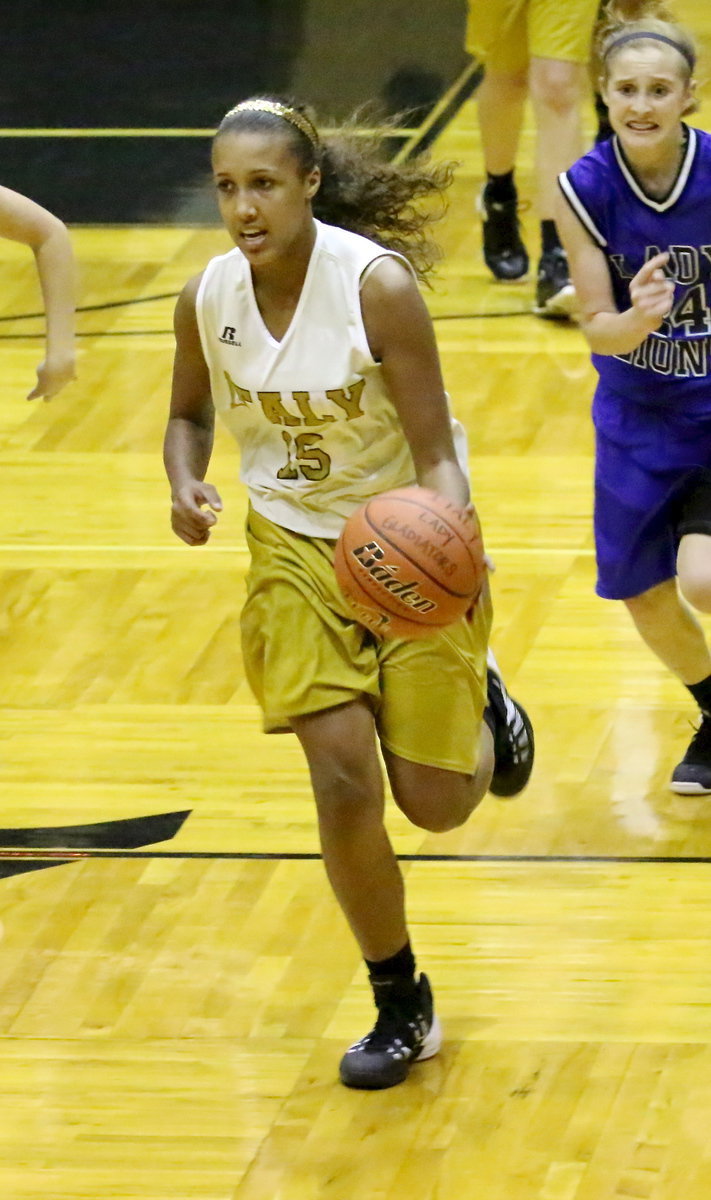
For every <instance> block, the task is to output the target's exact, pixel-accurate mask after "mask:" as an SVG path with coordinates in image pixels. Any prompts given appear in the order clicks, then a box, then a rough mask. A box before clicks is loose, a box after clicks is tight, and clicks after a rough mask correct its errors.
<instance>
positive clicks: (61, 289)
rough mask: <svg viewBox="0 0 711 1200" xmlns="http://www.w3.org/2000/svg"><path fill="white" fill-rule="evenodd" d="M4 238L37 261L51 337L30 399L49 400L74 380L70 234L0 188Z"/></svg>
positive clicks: (45, 214)
mask: <svg viewBox="0 0 711 1200" xmlns="http://www.w3.org/2000/svg"><path fill="white" fill-rule="evenodd" d="M0 236H1V237H6V238H10V239H11V240H12V241H14V242H24V244H25V245H26V246H29V247H30V249H31V250H32V252H33V254H34V256H35V262H36V263H37V273H38V275H39V281H40V287H41V289H42V299H43V301H44V310H45V318H46V322H47V333H46V340H45V356H44V361H43V362H41V363H40V365H39V366H38V368H37V383H36V384H35V386H34V388H33V389H32V391H31V392H30V393H29V395H28V397H27V399H28V400H34V399H35V398H36V397H37V396H43V397H44V399H45V400H49V399H51V397H52V396H56V394H57V392H59V391H60V390H61V389H62V388H63V387H64V385H65V384H67V383H69V382H70V380H72V379H74V377H75V348H74V292H75V284H74V255H73V253H72V246H71V242H70V240H69V233H68V231H67V228H66V225H64V224H63V222H62V221H60V220H59V218H58V217H55V216H54V215H53V214H52V213H50V212H48V211H47V209H46V208H42V206H41V205H39V204H35V202H34V200H30V199H29V198H28V197H27V196H23V195H21V194H20V193H19V192H13V191H12V190H11V189H10V188H4V187H0Z"/></svg>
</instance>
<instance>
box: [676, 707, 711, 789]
mask: <svg viewBox="0 0 711 1200" xmlns="http://www.w3.org/2000/svg"><path fill="white" fill-rule="evenodd" d="M669 787H670V788H671V790H672V791H673V792H678V793H679V794H680V795H681V796H698V795H703V794H704V793H705V792H711V717H709V716H707V715H706V713H703V714H702V716H701V724H700V725H699V728H698V729H697V730H696V733H695V734H694V736H693V737H692V739H691V741H690V742H689V746H688V749H687V751H686V754H685V755H684V757H683V758H682V760H681V762H680V763H678V764H677V766H676V767H675V768H674V770H673V772H672V777H671V781H670V783H669Z"/></svg>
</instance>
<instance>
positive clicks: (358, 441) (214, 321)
mask: <svg viewBox="0 0 711 1200" xmlns="http://www.w3.org/2000/svg"><path fill="white" fill-rule="evenodd" d="M316 227H317V234H316V242H315V245H314V248H313V251H312V254H311V259H310V262H309V266H308V270H307V273H306V279H305V280H304V286H303V289H302V292H301V296H300V298H299V302H298V305H297V308H296V311H295V313H294V316H293V319H292V321H291V324H290V326H289V328H288V330H287V332H286V333H285V335H284V337H283V338H282V340H281V341H280V342H278V341H276V339H275V338H273V337H272V335H271V334H270V332H269V330H268V329H267V327H266V325H265V324H264V321H263V320H262V316H261V314H260V312H259V308H258V307H257V302H256V299H255V296H254V290H253V287H252V278H251V271H250V266H249V263H248V261H247V259H246V258H245V257H244V255H243V254H242V253H241V251H240V250H238V249H234V250H231V251H229V253H227V254H223V255H221V256H220V257H218V258H213V259H212V260H211V262H209V263H208V265H207V267H206V269H205V272H204V275H203V278H202V281H201V283H200V288H199V290H198V296H197V305H196V308H197V321H198V328H199V330H200V338H201V341H202V348H203V353H204V355H205V361H206V362H207V365H208V368H209V371H210V380H211V387H212V397H213V402H214V404H215V408H216V410H217V412H218V413H219V414H220V416H221V418H222V420H223V421H224V422H225V424H226V425H227V428H228V429H229V430H230V432H231V433H232V434H233V435H234V437H235V438H236V439H237V441H238V443H239V446H240V450H241V469H240V477H241V479H242V480H243V482H244V483H245V484H246V486H247V488H248V491H249V497H250V501H251V504H252V506H253V507H254V508H255V509H256V511H257V512H259V513H261V514H262V515H263V516H265V517H268V518H269V520H271V521H274V522H275V524H277V525H281V526H283V527H284V528H286V529H292V530H294V531H295V532H297V533H302V534H306V535H308V536H311V537H325V538H336V537H338V534H339V533H340V531H341V528H342V526H343V522H344V521H345V520H346V518H347V517H349V516H350V514H351V513H352V512H353V511H354V510H355V509H356V508H358V507H359V505H361V504H362V503H363V502H364V501H365V500H367V499H368V498H369V497H370V496H373V495H375V494H376V493H378V492H383V491H387V490H388V489H389V488H394V487H405V486H407V485H408V484H411V483H414V482H415V471H414V466H413V462H412V457H411V455H410V450H409V447H408V445H407V441H406V439H405V435H404V433H403V431H402V427H401V425H400V422H399V419H398V416H397V412H396V410H395V407H394V405H393V403H392V401H391V399H390V397H389V396H388V393H387V391H386V390H385V386H384V384H383V380H382V372H381V368H380V366H379V365H378V363H376V362H375V360H374V359H373V356H372V355H371V353H370V349H369V347H368V340H367V337H366V333H365V328H364V326H363V318H362V315H361V306H360V284H361V280H362V277H363V273H364V271H365V270H366V268H367V267H368V266H369V264H370V263H372V262H373V261H374V260H375V259H377V258H381V257H382V256H383V255H384V254H387V253H388V251H385V250H383V248H382V247H381V246H378V245H377V244H376V243H375V242H372V241H370V240H369V239H368V238H364V237H360V236H359V235H357V234H354V233H349V232H348V231H346V230H343V229H339V228H337V227H336V226H334V225H326V224H324V223H323V222H321V221H317V222H316Z"/></svg>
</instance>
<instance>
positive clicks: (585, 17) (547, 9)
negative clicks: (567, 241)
mask: <svg viewBox="0 0 711 1200" xmlns="http://www.w3.org/2000/svg"><path fill="white" fill-rule="evenodd" d="M597 7H598V6H597V0H570V3H568V4H565V5H561V4H559V3H557V0H530V4H529V8H528V19H529V23H528V42H529V50H530V55H531V61H530V68H529V89H530V95H531V103H532V105H533V112H534V117H535V125H536V153H535V177H536V189H537V196H538V215H539V219H540V222H541V256H540V260H539V263H538V278H537V285H536V305H535V309H536V312H537V313H538V314H539V315H540V316H544V317H564V316H567V315H570V314H571V313H572V312H573V311H574V308H575V293H574V290H573V287H572V284H571V282H570V275H569V271H568V263H567V259H566V255H565V251H564V250H563V248H562V246H561V243H560V239H559V237H558V232H557V229H556V226H555V220H554V203H555V196H556V191H557V187H558V184H557V179H558V175H559V174H560V172H561V171H565V170H566V169H567V168H568V167H569V166H570V165H571V163H573V162H575V160H576V159H577V158H579V157H580V155H581V154H582V153H583V150H584V141H583V121H582V109H583V103H584V101H585V99H586V97H587V96H588V95H589V92H590V83H589V75H588V66H587V64H588V62H589V59H590V53H591V45H592V36H593V29H594V25H595V19H596V16H597Z"/></svg>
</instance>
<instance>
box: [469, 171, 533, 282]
mask: <svg viewBox="0 0 711 1200" xmlns="http://www.w3.org/2000/svg"><path fill="white" fill-rule="evenodd" d="M477 208H478V210H479V212H480V214H481V218H482V221H483V229H482V234H483V243H484V247H483V249H484V262H485V263H486V265H487V267H488V268H489V270H490V271H491V274H492V275H493V276H494V278H495V279H501V280H504V281H505V282H512V281H513V280H515V279H523V278H524V276H525V275H527V274H528V251H527V250H526V247H525V246H524V244H523V239H522V237H521V226H520V224H519V220H518V200H517V198H516V196H515V195H514V196H513V197H512V199H510V200H492V198H491V196H490V195H489V194H488V189H487V188H484V191H483V192H482V193H481V196H480V197H479V200H478V203H477Z"/></svg>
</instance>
